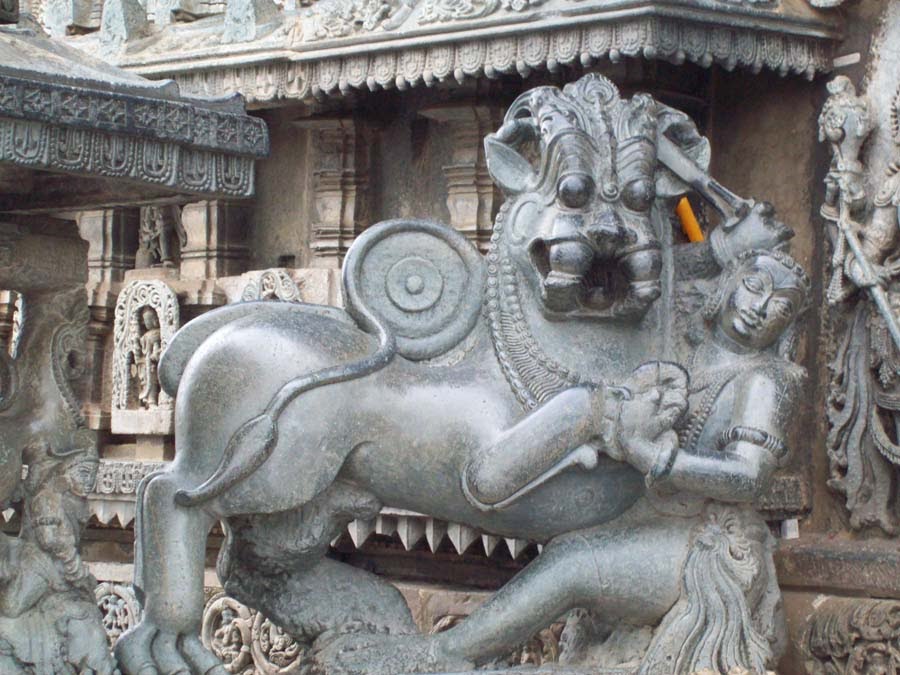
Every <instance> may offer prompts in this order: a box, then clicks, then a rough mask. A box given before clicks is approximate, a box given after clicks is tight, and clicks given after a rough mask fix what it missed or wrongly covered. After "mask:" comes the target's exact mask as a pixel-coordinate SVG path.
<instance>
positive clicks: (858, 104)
mask: <svg viewBox="0 0 900 675" xmlns="http://www.w3.org/2000/svg"><path fill="white" fill-rule="evenodd" d="M842 79H846V78H836V81H835V82H838V81H839V80H842ZM833 84H834V83H833ZM848 88H849V90H852V85H849V83H846V84H845V85H844V87H843V89H842V91H841V92H838V93H834V92H833V94H832V97H831V98H830V99H829V100H828V102H827V103H826V105H825V110H824V111H823V114H822V117H821V118H820V124H821V125H822V128H823V134H824V135H825V136H826V137H827V138H828V139H829V140H830V141H831V143H832V151H833V152H834V153H835V157H836V159H835V162H834V163H833V166H832V171H831V172H830V173H829V176H831V178H830V179H829V178H826V181H829V180H830V181H831V184H830V185H829V191H830V192H832V193H833V195H832V197H831V200H832V201H833V202H834V205H832V204H830V203H829V202H828V201H827V199H828V197H827V198H826V203H825V204H824V205H823V207H822V215H823V216H824V217H825V219H826V221H828V223H829V229H828V233H829V235H830V237H831V239H832V243H833V248H834V254H833V256H832V280H831V283H830V285H829V288H828V299H829V302H830V303H831V304H833V305H839V306H840V305H843V306H844V307H846V315H843V316H845V317H846V318H845V320H844V321H843V323H842V324H841V329H842V332H839V333H838V335H839V337H838V344H837V345H836V352H835V354H834V358H833V360H832V362H831V371H832V391H831V395H830V398H829V401H828V418H829V421H830V424H831V428H830V430H829V434H828V439H827V447H828V455H829V459H830V462H831V469H832V480H831V481H830V485H831V486H832V487H833V488H835V489H836V490H838V491H839V492H841V493H843V494H844V495H846V499H847V508H848V509H849V511H850V522H851V525H852V526H853V527H857V528H859V527H865V526H870V525H874V526H877V527H880V528H881V529H883V530H884V531H886V532H889V533H893V532H896V531H897V530H898V519H900V504H898V500H897V499H896V497H895V496H894V495H895V494H896V489H897V488H896V481H897V468H898V467H900V344H898V342H900V324H898V320H900V280H898V279H897V275H898V274H900V259H898V255H900V249H898V246H900V220H898V208H900V162H897V161H896V160H895V161H894V162H891V163H888V166H887V169H886V172H885V174H884V175H883V176H882V177H881V184H880V186H879V187H878V191H877V193H876V194H875V196H874V198H873V199H872V200H871V204H870V203H869V200H868V197H867V194H866V191H865V189H864V184H863V178H862V172H863V169H864V167H863V165H862V163H861V162H859V160H858V156H857V155H858V153H859V150H860V147H861V145H862V141H863V140H865V137H866V135H868V133H869V132H870V131H871V130H872V128H873V126H874V125H873V124H870V123H867V124H865V125H862V124H861V123H859V122H857V121H854V120H856V119H857V117H860V114H859V113H858V111H859V110H865V109H867V106H868V103H867V102H866V100H865V99H856V98H851V99H847V97H846V94H845V93H844V92H846V91H848ZM896 101H897V99H895V103H894V108H895V109H894V113H893V114H894V115H896V106H897V102H896ZM839 120H846V122H847V123H849V127H848V126H847V123H845V124H844V125H843V126H840V125H838V124H836V122H835V121H839ZM855 132H859V133H860V134H861V137H859V138H857V137H856V135H855ZM841 134H843V135H841ZM895 141H900V139H898V138H895ZM832 186H836V187H834V189H832ZM836 320H837V319H836Z"/></svg>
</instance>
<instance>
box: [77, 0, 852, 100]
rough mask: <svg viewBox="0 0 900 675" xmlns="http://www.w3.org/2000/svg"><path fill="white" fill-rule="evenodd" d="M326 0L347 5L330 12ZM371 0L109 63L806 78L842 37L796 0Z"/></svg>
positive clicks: (202, 35)
mask: <svg viewBox="0 0 900 675" xmlns="http://www.w3.org/2000/svg"><path fill="white" fill-rule="evenodd" d="M333 2H341V3H342V4H341V7H344V8H345V9H347V10H348V11H347V12H344V13H343V14H340V13H336V11H335V10H334V9H333V8H332V4H333ZM372 2H373V0H319V2H316V3H314V4H313V5H312V6H311V7H310V8H308V9H305V10H303V11H299V12H285V11H282V12H280V13H279V15H278V18H277V19H276V21H274V22H272V23H271V24H268V25H266V26H260V27H259V29H258V31H257V34H258V37H257V38H256V39H254V40H251V41H248V42H244V43H241V44H235V43H228V44H225V43H223V42H222V37H221V35H222V31H221V21H222V19H221V17H211V18H210V19H206V20H204V22H202V25H201V22H197V24H189V23H188V24H171V25H169V26H166V27H165V28H164V29H161V30H159V31H158V32H157V33H155V34H154V35H153V36H151V37H149V38H144V39H142V40H138V41H136V42H134V43H130V44H129V45H128V49H127V50H126V51H125V52H124V53H123V54H121V55H120V56H118V57H117V61H116V62H117V64H118V65H120V66H123V67H125V68H126V69H128V70H130V71H132V72H136V73H139V74H141V75H145V76H149V77H153V78H159V77H170V78H173V79H174V80H175V81H176V82H178V84H179V86H180V87H181V89H182V91H185V92H190V93H191V94H195V95H207V96H209V95H215V96H220V95H224V94H229V93H235V92H237V93H240V94H242V95H243V96H244V97H245V98H246V99H247V100H248V102H252V103H256V104H265V103H268V102H273V101H277V100H279V99H306V98H312V97H316V98H320V97H322V96H326V95H335V96H336V95H341V94H345V93H347V92H349V91H350V90H352V89H364V88H365V89H370V90H374V89H379V88H392V87H397V88H399V89H406V88H408V87H413V86H418V85H421V84H425V85H431V84H434V83H435V82H438V81H443V80H448V79H450V78H455V79H456V80H460V81H462V80H464V79H466V78H477V77H482V76H484V77H488V78H491V77H496V76H498V75H500V74H503V73H511V72H518V73H519V74H521V75H522V76H527V75H528V74H529V73H530V72H531V71H532V70H535V69H548V70H550V71H554V70H555V69H556V68H558V67H559V66H560V65H566V64H574V63H580V64H582V65H590V64H591V63H592V62H593V61H595V60H599V59H606V58H608V59H610V60H612V61H618V60H619V59H621V58H623V57H642V58H647V59H662V60H667V61H671V62H673V63H682V62H684V61H691V62H695V63H698V64H700V65H702V66H705V67H707V66H710V65H712V64H713V63H718V64H720V65H722V66H724V67H726V68H729V69H731V68H735V67H747V68H750V69H752V70H760V69H762V68H767V69H771V70H774V71H777V72H779V73H781V74H782V75H787V74H800V75H803V76H806V77H809V78H811V77H813V76H814V75H815V74H816V73H817V72H822V71H827V70H829V69H830V68H831V60H832V45H833V43H834V42H835V41H836V40H837V39H838V38H839V36H840V35H839V34H840V28H839V25H838V24H837V23H836V20H835V18H834V17H833V16H830V15H827V14H825V13H822V12H819V11H815V10H813V9H811V8H810V7H808V6H807V5H806V4H805V3H801V2H796V1H791V2H787V1H785V2H782V3H778V2H773V3H762V2H753V1H750V0H747V1H745V2H729V1H725V0H659V1H657V2H647V1H638V2H635V1H634V0H632V1H623V0H619V1H613V2H610V1H609V0H602V1H601V0H594V1H593V2H584V1H581V0H522V1H521V2H513V1H512V0H471V1H470V2H466V3H451V2H447V1H446V0H420V1H419V2H412V3H405V2H400V0H384V1H382V2H379V3H376V4H378V10H379V11H378V12H376V13H375V14H372V16H371V17H370V19H371V20H366V17H367V16H369V14H368V13H367V12H369V10H370V9H371V8H370V7H369V5H371V3H372ZM350 9H352V10H353V11H349V10H350ZM348 12H349V13H348ZM354 12H355V13H354ZM357 15H358V16H357ZM349 16H356V17H357V19H358V20H356V19H354V20H353V21H350V20H349V19H346V17H349ZM342 17H343V18H342ZM372 17H377V18H372ZM217 22H218V23H217ZM96 40H97V37H95V36H83V37H80V38H73V39H72V42H73V43H74V44H76V45H80V46H81V48H86V47H87V45H90V44H91V43H92V41H94V42H95V41H96Z"/></svg>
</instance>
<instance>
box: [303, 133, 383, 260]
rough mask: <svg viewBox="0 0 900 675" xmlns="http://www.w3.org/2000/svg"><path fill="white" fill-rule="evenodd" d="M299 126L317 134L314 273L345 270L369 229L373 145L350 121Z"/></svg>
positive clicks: (313, 243)
mask: <svg viewBox="0 0 900 675" xmlns="http://www.w3.org/2000/svg"><path fill="white" fill-rule="evenodd" d="M298 124H299V125H300V126H301V127H303V128H306V129H309V130H310V131H311V133H312V134H313V138H312V143H311V144H310V146H311V147H313V148H315V154H314V156H313V162H315V164H314V166H315V169H313V181H314V186H313V205H314V207H315V216H314V219H313V224H312V231H311V241H310V248H311V249H312V254H313V267H331V268H337V267H340V266H341V262H343V259H344V255H346V253H347V249H348V248H349V247H350V244H351V243H352V242H353V239H354V238H355V237H356V235H358V234H359V233H360V232H362V231H363V230H364V229H365V228H366V226H367V225H368V224H369V223H368V217H369V214H368V204H367V197H368V194H367V193H368V181H369V143H368V142H367V141H366V139H365V138H364V134H363V132H362V129H361V128H360V125H359V124H358V123H357V122H354V121H353V120H352V119H349V118H327V119H323V118H310V119H306V120H301V121H299V122H298Z"/></svg>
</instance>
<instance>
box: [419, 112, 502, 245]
mask: <svg viewBox="0 0 900 675" xmlns="http://www.w3.org/2000/svg"><path fill="white" fill-rule="evenodd" d="M421 115H422V116H424V117H427V118H428V119H430V120H434V121H436V122H439V123H440V124H441V125H442V126H444V127H445V128H446V130H447V132H448V133H449V134H450V136H451V138H452V146H453V154H452V156H451V158H450V163H449V164H446V165H445V166H444V177H445V178H446V180H447V208H448V209H449V210H450V224H451V225H452V226H453V227H454V228H456V229H457V230H459V231H460V232H462V233H463V234H464V235H465V236H466V238H467V239H469V240H470V241H471V242H472V243H473V244H475V245H476V246H477V247H478V248H479V249H481V250H482V251H484V250H486V249H487V247H488V244H489V243H490V239H491V229H492V227H493V221H494V211H495V209H496V207H497V206H498V205H499V204H500V199H499V195H498V194H497V192H496V190H495V189H494V183H493V181H492V180H491V177H490V174H488V170H487V163H486V162H485V158H484V137H485V136H486V135H487V134H489V133H491V132H492V131H494V130H495V129H496V128H497V126H498V125H499V121H500V114H499V112H498V111H497V110H495V109H493V108H489V107H487V106H440V107H434V108H428V109H426V110H423V111H422V112H421Z"/></svg>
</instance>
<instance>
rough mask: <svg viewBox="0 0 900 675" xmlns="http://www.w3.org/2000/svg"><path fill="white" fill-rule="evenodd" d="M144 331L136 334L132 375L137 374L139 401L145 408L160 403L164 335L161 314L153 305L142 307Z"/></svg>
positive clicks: (153, 406)
mask: <svg viewBox="0 0 900 675" xmlns="http://www.w3.org/2000/svg"><path fill="white" fill-rule="evenodd" d="M141 324H142V329H143V332H142V333H141V334H140V337H138V336H135V339H136V341H137V345H136V346H135V349H134V364H133V366H132V375H137V378H138V384H139V387H140V390H139V392H138V401H140V403H141V405H143V406H144V407H145V408H155V407H156V406H157V405H159V377H158V376H157V367H158V366H159V358H160V356H161V355H162V336H161V333H160V329H159V316H158V315H157V314H156V310H155V309H153V308H152V307H143V308H142V309H141Z"/></svg>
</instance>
